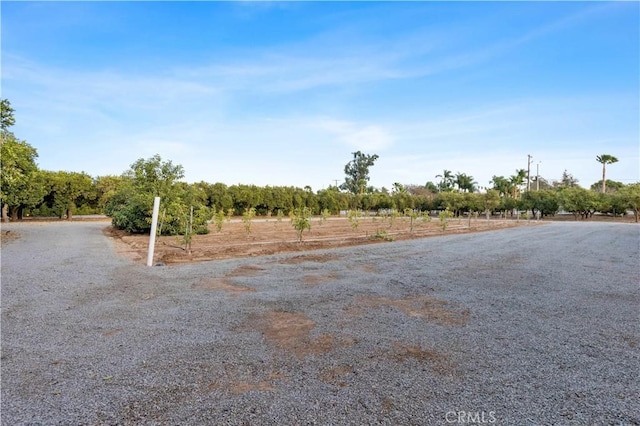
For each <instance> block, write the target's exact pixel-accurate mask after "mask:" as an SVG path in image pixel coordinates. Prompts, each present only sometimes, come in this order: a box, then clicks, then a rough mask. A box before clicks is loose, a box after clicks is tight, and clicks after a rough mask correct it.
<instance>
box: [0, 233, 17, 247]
mask: <svg viewBox="0 0 640 426" xmlns="http://www.w3.org/2000/svg"><path fill="white" fill-rule="evenodd" d="M18 238H20V234H19V233H17V232H15V231H11V230H10V231H2V232H1V233H0V243H1V245H4V244H9V243H12V242H14V241H15V240H17V239H18Z"/></svg>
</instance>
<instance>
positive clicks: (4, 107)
mask: <svg viewBox="0 0 640 426" xmlns="http://www.w3.org/2000/svg"><path fill="white" fill-rule="evenodd" d="M14 112H15V111H14V109H13V108H11V102H9V100H8V99H2V100H0V130H1V131H6V130H7V129H9V127H11V126H13V125H14V124H16V119H15V117H14V116H13V113H14Z"/></svg>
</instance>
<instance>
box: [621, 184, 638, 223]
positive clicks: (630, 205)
mask: <svg viewBox="0 0 640 426" xmlns="http://www.w3.org/2000/svg"><path fill="white" fill-rule="evenodd" d="M616 196H617V197H619V198H620V202H621V204H622V205H623V206H624V207H625V208H627V209H629V210H632V211H633V214H634V216H635V220H636V222H638V213H639V212H640V183H632V184H630V185H625V186H624V187H623V188H620V190H619V191H618V192H617V193H616Z"/></svg>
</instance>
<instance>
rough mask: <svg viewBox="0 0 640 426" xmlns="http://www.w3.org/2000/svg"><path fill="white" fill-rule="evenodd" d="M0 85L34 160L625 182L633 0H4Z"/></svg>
mask: <svg viewBox="0 0 640 426" xmlns="http://www.w3.org/2000/svg"><path fill="white" fill-rule="evenodd" d="M1 8H2V9H1V12H2V18H1V19H2V98H8V99H9V100H10V101H11V103H12V106H13V107H14V109H15V110H16V113H15V117H16V121H17V123H16V125H15V127H14V128H13V131H14V133H15V134H16V135H17V136H18V137H20V138H21V139H24V140H26V141H27V142H29V143H30V144H31V145H33V146H34V147H36V148H37V150H38V153H39V155H40V157H39V159H38V163H39V165H40V167H41V168H43V169H47V170H69V171H86V172H87V173H89V174H90V175H92V176H98V175H106V174H120V173H122V172H124V171H125V170H126V169H128V167H129V165H130V164H131V163H133V162H134V161H135V160H137V159H138V158H148V157H150V156H152V155H154V154H156V153H158V154H160V155H161V156H162V157H163V159H167V160H172V161H173V162H174V163H176V164H181V165H183V166H184V168H185V171H186V180H188V181H190V182H195V181H200V180H204V181H207V182H211V183H213V182H224V183H226V184H236V183H247V184H257V185H294V186H300V187H302V186H305V185H310V186H311V187H312V188H313V189H314V190H318V189H322V188H325V187H327V186H328V185H332V184H334V181H335V180H336V179H337V180H339V181H340V182H341V181H342V180H343V179H344V165H345V164H346V163H347V162H348V161H349V160H350V159H351V157H352V155H351V153H352V152H353V151H356V150H361V151H363V152H366V153H369V154H374V153H375V154H378V155H379V156H380V158H379V160H378V161H377V163H376V164H375V166H374V167H373V168H372V169H371V182H370V183H371V184H372V185H374V186H376V187H383V186H384V187H387V188H390V187H391V186H392V184H393V183H394V182H400V183H404V184H424V183H425V182H427V181H430V180H431V181H435V180H436V178H435V176H436V175H437V174H441V173H442V171H443V170H444V169H447V170H451V171H453V172H454V173H455V172H463V173H467V174H470V175H472V176H473V177H474V178H475V180H476V181H477V182H478V184H479V185H480V186H488V185H489V181H490V180H491V177H492V176H493V175H504V176H509V175H511V174H514V172H515V170H516V169H520V168H526V166H527V154H531V155H532V156H533V160H532V166H531V167H532V172H531V173H532V175H534V174H535V171H536V168H537V167H538V168H539V170H540V175H541V176H543V177H545V178H546V179H549V180H553V179H559V178H560V176H561V175H562V172H563V170H565V169H567V170H568V171H569V172H570V173H571V174H573V175H574V176H575V177H576V178H578V180H579V182H580V184H581V185H583V186H586V187H588V186H589V185H591V184H592V183H593V182H595V181H597V180H599V179H600V177H601V166H600V164H598V163H597V162H596V160H595V157H596V156H597V155H600V154H612V155H615V156H616V157H618V159H619V160H620V161H619V162H618V163H616V164H613V165H611V166H609V167H608V178H610V179H613V180H620V181H622V182H624V183H632V182H635V181H638V180H640V171H639V168H640V166H639V164H640V155H639V140H640V133H639V132H640V123H639V120H640V118H639V117H640V101H639V94H640V90H639V77H638V76H639V75H640V65H639V64H640V59H639V52H640V42H639V39H640V26H639V21H640V5H639V3H638V2H610V3H599V2H540V3H529V2H525V3H522V2H495V3H486V2H471V3H465V2H453V3H441V2H285V3H280V2H100V3H92V2H2V4H1Z"/></svg>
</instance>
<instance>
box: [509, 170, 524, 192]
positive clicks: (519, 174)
mask: <svg viewBox="0 0 640 426" xmlns="http://www.w3.org/2000/svg"><path fill="white" fill-rule="evenodd" d="M526 177H527V171H526V170H525V169H519V170H516V174H515V175H513V176H509V182H510V183H511V185H512V189H513V198H516V199H517V198H518V192H519V191H520V187H521V186H522V185H524V180H525V178H526Z"/></svg>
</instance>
